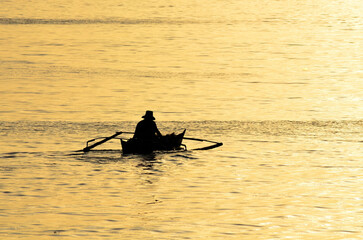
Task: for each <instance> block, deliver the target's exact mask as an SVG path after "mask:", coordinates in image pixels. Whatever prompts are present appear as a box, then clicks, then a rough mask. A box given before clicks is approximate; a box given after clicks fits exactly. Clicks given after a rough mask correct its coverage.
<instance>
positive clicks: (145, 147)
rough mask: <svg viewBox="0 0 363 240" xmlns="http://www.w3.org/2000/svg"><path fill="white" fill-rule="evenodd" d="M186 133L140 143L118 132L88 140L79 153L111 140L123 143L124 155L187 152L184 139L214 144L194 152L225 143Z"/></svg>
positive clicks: (168, 135)
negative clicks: (121, 136) (194, 136)
mask: <svg viewBox="0 0 363 240" xmlns="http://www.w3.org/2000/svg"><path fill="white" fill-rule="evenodd" d="M185 131H186V130H184V131H183V132H182V133H179V134H175V133H172V134H167V135H164V136H162V137H161V138H159V139H157V140H155V141H152V142H144V141H139V140H137V139H135V138H130V139H128V140H126V139H124V138H120V137H118V136H119V135H121V134H123V133H124V134H133V132H116V133H115V134H113V135H111V136H109V137H98V138H94V139H91V140H88V141H87V142H86V147H85V148H83V149H82V150H78V151H77V152H84V153H87V152H89V151H91V150H92V149H93V148H95V147H97V146H99V145H101V144H103V143H105V142H107V141H109V140H111V139H119V140H120V141H121V147H122V153H123V154H129V153H136V154H147V153H151V152H154V151H173V150H177V151H187V146H186V145H185V144H183V143H182V141H183V139H186V140H192V141H200V142H208V143H212V145H209V146H206V147H201V148H196V149H192V150H209V149H213V148H216V147H220V146H222V145H223V143H221V142H215V141H210V140H206V139H199V138H189V137H185V136H184V135H185ZM99 139H102V140H100V141H98V142H96V143H93V144H92V145H89V143H90V142H93V141H95V140H99Z"/></svg>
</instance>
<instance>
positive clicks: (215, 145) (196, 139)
mask: <svg viewBox="0 0 363 240" xmlns="http://www.w3.org/2000/svg"><path fill="white" fill-rule="evenodd" d="M184 139H186V140H193V141H199V142H210V143H214V144H213V145H210V146H206V147H202V148H195V149H192V150H209V149H213V148H216V147H220V146H222V145H223V143H221V142H215V141H210V140H206V139H200V138H189V137H184Z"/></svg>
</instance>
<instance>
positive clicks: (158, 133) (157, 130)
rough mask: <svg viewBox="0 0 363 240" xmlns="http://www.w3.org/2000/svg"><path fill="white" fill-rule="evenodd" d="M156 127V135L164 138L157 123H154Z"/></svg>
mask: <svg viewBox="0 0 363 240" xmlns="http://www.w3.org/2000/svg"><path fill="white" fill-rule="evenodd" d="M154 125H155V132H156V135H157V136H158V137H162V136H163V135H161V133H160V131H159V129H158V127H157V126H156V123H155V122H154Z"/></svg>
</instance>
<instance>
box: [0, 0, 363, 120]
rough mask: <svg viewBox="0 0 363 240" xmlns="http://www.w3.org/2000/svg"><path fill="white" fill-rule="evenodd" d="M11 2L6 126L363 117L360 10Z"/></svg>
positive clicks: (345, 5)
mask: <svg viewBox="0 0 363 240" xmlns="http://www.w3.org/2000/svg"><path fill="white" fill-rule="evenodd" d="M2 4H3V5H4V6H3V7H2V10H0V27H1V30H2V36H3V37H2V38H1V39H0V53H1V56H2V59H1V61H2V64H1V66H0V71H1V73H3V75H2V76H1V79H0V80H1V84H2V85H3V87H2V92H1V95H2V99H4V101H3V102H2V103H1V112H2V113H3V117H2V119H4V120H29V119H32V120H34V119H37V120H77V121H87V120H92V121H109V120H116V121H118V120H126V121H127V120H133V121H135V120H137V119H138V117H139V115H140V112H141V113H142V112H143V111H145V109H153V110H154V111H156V112H159V117H160V118H161V119H162V120H164V121H166V120H175V119H176V118H177V119H178V120H281V119H284V120H312V119H324V120H343V119H346V120H349V119H355V120H359V119H361V117H362V115H363V112H362V108H361V107H360V106H361V102H362V85H361V78H362V71H361V66H362V57H361V54H360V53H361V52H362V49H361V46H362V38H361V37H360V36H361V34H360V33H361V30H362V18H361V14H360V13H361V12H362V10H363V9H362V7H363V6H362V4H361V3H360V2H357V1H350V2H347V1H324V0H320V1H304V2H301V1H288V2H286V1H268V4H267V1H264V0H260V1H243V2H241V1H229V2H228V4H226V3H224V2H220V1H208V3H203V2H198V3H185V2H182V1H177V2H175V3H169V2H165V1H152V2H149V1H137V2H133V1H127V2H123V3H119V2H115V1H106V2H102V3H101V2H98V1H93V2H92V3H89V2H86V1H80V2H77V4H76V3H73V2H72V1H65V2H64V1H62V2H57V1H56V2H52V3H50V2H44V1H43V2H37V3H32V4H26V3H24V4H23V5H22V6H24V8H19V7H16V6H21V4H20V3H18V4H16V3H15V2H14V1H7V2H5V3H2ZM266 5H268V7H263V6H266ZM202 9H203V10H202Z"/></svg>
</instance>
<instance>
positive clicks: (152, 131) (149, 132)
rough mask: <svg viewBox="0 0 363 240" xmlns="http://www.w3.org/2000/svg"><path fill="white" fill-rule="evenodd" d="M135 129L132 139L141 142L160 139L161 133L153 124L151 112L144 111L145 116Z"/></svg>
mask: <svg viewBox="0 0 363 240" xmlns="http://www.w3.org/2000/svg"><path fill="white" fill-rule="evenodd" d="M142 118H143V119H144V120H141V121H140V122H139V123H138V124H137V126H136V129H135V134H134V138H135V139H137V140H141V141H147V142H152V141H153V140H155V139H156V138H158V137H161V136H162V135H161V133H160V131H159V129H158V127H157V126H156V123H155V122H154V120H155V118H154V116H153V112H152V111H146V113H145V115H144V116H143V117H142Z"/></svg>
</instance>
